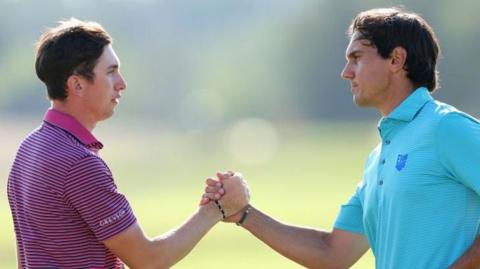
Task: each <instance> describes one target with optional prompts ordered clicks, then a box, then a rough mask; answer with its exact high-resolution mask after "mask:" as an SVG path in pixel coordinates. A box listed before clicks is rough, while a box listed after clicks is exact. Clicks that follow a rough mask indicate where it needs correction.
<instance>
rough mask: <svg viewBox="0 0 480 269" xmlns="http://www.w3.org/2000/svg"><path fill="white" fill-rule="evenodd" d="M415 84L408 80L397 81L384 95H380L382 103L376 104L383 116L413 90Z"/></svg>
mask: <svg viewBox="0 0 480 269" xmlns="http://www.w3.org/2000/svg"><path fill="white" fill-rule="evenodd" d="M414 90H415V86H413V85H412V83H410V81H408V82H405V83H399V84H397V85H395V86H394V87H392V88H391V89H390V90H389V91H386V93H385V96H383V97H382V100H383V101H384V102H383V103H381V104H379V105H378V106H377V109H378V110H379V111H380V113H381V114H382V116H383V117H385V116H388V114H390V113H391V112H392V111H393V110H394V109H395V108H396V107H397V106H398V105H400V103H402V102H403V100H405V99H406V98H407V97H408V96H409V95H410V94H411V93H412V92H413V91H414Z"/></svg>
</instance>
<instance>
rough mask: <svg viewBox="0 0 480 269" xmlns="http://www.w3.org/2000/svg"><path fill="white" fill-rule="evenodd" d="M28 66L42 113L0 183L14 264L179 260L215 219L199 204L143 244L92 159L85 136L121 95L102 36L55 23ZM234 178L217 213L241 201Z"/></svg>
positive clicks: (78, 25)
mask: <svg viewBox="0 0 480 269" xmlns="http://www.w3.org/2000/svg"><path fill="white" fill-rule="evenodd" d="M35 67H36V72H37V75H38V77H39V78H40V80H42V81H43V82H44V83H45V85H46V87H47V92H48V96H49V99H50V100H51V104H52V107H51V108H50V109H49V110H48V111H47V112H46V114H45V118H44V122H43V124H42V125H41V126H40V127H39V128H38V129H36V130H34V131H33V132H32V133H31V134H30V135H29V136H28V137H27V138H26V139H25V140H24V141H23V142H22V144H21V146H20V148H19V150H18V152H17V156H16V158H15V161H14V164H13V166H12V169H11V172H10V176H9V179H8V199H9V203H10V207H11V210H12V215H13V221H14V227H15V233H16V238H17V254H18V263H19V267H21V268H123V263H122V261H123V262H124V263H126V264H127V265H128V266H130V267H131V268H168V267H170V266H171V265H173V264H175V263H176V262H177V261H179V260H180V259H181V258H183V257H184V256H185V255H187V254H188V252H189V251H190V250H191V249H192V248H193V247H194V246H195V245H196V243H197V242H198V241H199V240H200V239H201V238H202V237H203V236H204V235H205V234H206V233H207V232H208V231H209V229H210V228H211V227H212V226H213V225H215V224H216V223H217V222H219V221H220V220H221V218H222V215H221V214H220V211H219V210H218V208H217V206H216V205H215V204H212V203H208V199H204V200H202V203H201V205H200V207H199V208H198V210H197V211H196V212H194V213H193V215H192V216H191V217H190V218H189V219H188V220H187V221H186V222H185V223H184V224H183V225H181V226H180V227H179V228H177V229H176V230H175V231H173V232H169V233H167V234H165V235H162V236H160V237H157V238H155V239H149V238H147V237H146V236H145V235H144V233H143V231H142V229H141V227H140V226H139V224H138V223H137V221H136V218H135V216H134V214H133V212H132V209H131V207H130V205H129V203H128V201H127V199H126V198H125V196H124V195H122V194H121V193H119V192H118V191H117V187H116V185H115V183H114V180H113V177H112V173H111V172H110V170H109V168H108V167H107V165H106V164H105V163H104V161H103V160H102V159H101V158H100V157H99V156H98V152H99V150H101V149H102V147H103V145H102V143H101V142H100V141H98V140H97V139H96V138H95V137H94V136H93V134H92V131H93V129H94V128H95V125H96V124H97V122H99V121H101V120H105V119H107V118H109V117H110V116H112V115H113V113H114V110H115V107H116V106H117V105H118V103H119V99H120V97H121V95H122V92H123V91H124V90H125V89H126V83H125V81H124V79H123V78H122V76H121V74H120V62H119V60H118V57H117V56H116V54H115V52H114V50H113V48H112V46H111V38H110V36H109V35H108V33H107V32H106V31H105V30H104V29H103V28H102V27H101V26H100V25H99V24H97V23H93V22H82V21H79V20H76V19H71V20H69V21H65V22H61V23H60V25H59V26H58V27H55V28H53V29H50V30H48V31H47V32H45V33H44V34H43V35H42V36H41V37H40V40H39V42H38V45H37V50H36V63H35ZM235 178H236V180H234V181H232V183H231V184H230V183H228V184H225V189H226V190H228V192H227V194H226V195H225V196H224V197H225V199H223V198H222V202H223V206H224V208H222V212H221V213H222V214H224V215H226V216H229V215H231V214H233V213H236V212H238V211H239V210H241V209H242V208H244V207H245V206H246V205H247V203H248V191H247V189H246V187H245V184H244V182H243V179H242V178H241V176H239V175H235ZM222 192H224V191H222ZM233 198H235V199H233Z"/></svg>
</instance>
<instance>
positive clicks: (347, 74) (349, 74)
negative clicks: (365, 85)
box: [340, 63, 354, 80]
mask: <svg viewBox="0 0 480 269" xmlns="http://www.w3.org/2000/svg"><path fill="white" fill-rule="evenodd" d="M340 76H341V77H342V78H343V79H346V80H352V79H353V77H354V74H353V70H352V68H351V67H350V65H349V64H348V63H347V64H345V67H344V68H343V70H342V72H341V73H340Z"/></svg>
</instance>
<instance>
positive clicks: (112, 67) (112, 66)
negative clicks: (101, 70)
mask: <svg viewBox="0 0 480 269" xmlns="http://www.w3.org/2000/svg"><path fill="white" fill-rule="evenodd" d="M118 67H119V65H118V64H112V65H110V66H108V68H107V69H108V70H110V69H118Z"/></svg>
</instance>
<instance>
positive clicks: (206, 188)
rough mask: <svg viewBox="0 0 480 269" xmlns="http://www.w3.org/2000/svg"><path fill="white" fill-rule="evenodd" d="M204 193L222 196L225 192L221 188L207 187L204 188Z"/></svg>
mask: <svg viewBox="0 0 480 269" xmlns="http://www.w3.org/2000/svg"><path fill="white" fill-rule="evenodd" d="M205 192H207V193H219V194H221V195H223V194H224V193H225V190H224V189H223V188H222V187H217V186H215V187H211V186H207V187H205Z"/></svg>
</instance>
